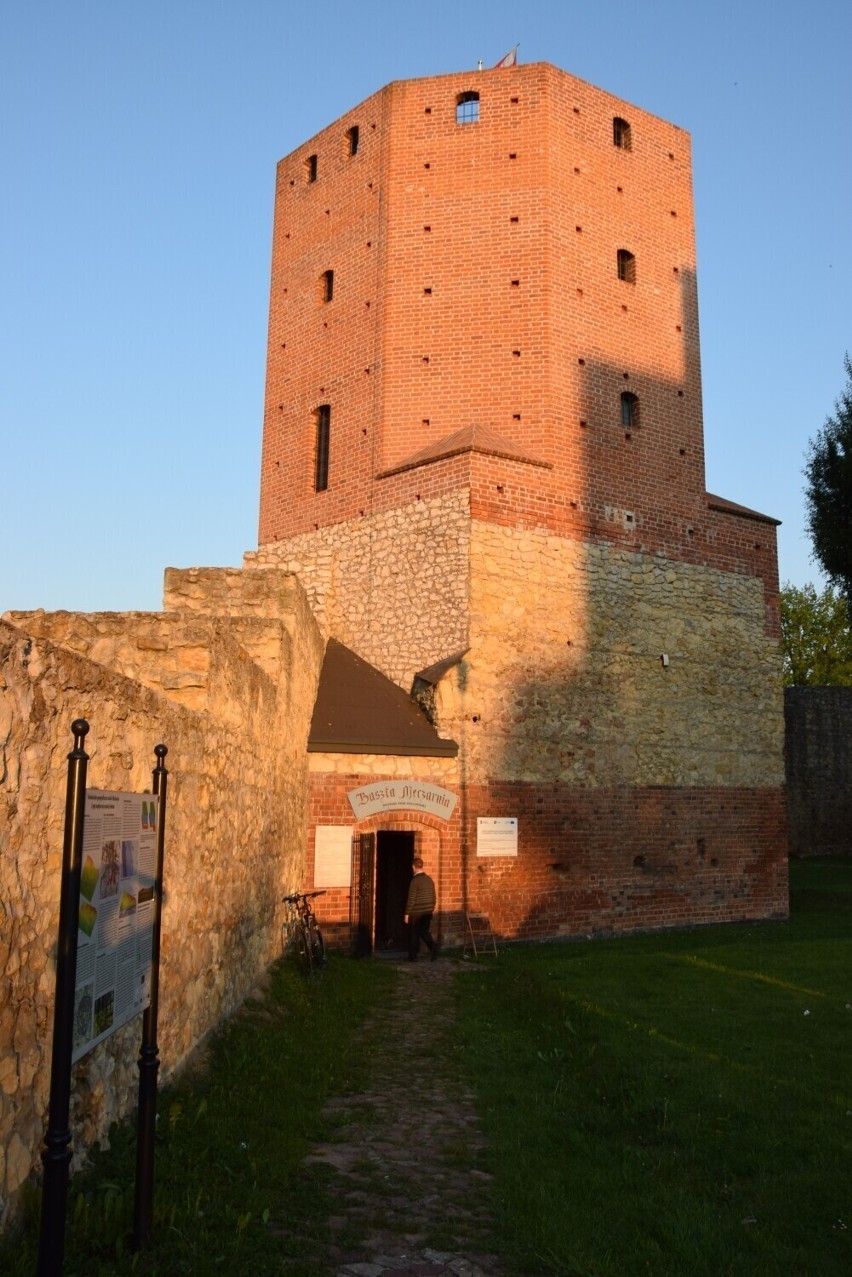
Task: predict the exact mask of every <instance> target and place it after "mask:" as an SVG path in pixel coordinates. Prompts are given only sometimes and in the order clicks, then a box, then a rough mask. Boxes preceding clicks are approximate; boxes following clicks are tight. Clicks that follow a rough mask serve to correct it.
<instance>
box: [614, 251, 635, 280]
mask: <svg viewBox="0 0 852 1277" xmlns="http://www.w3.org/2000/svg"><path fill="white" fill-rule="evenodd" d="M618 278H619V279H623V280H624V281H625V282H626V283H628V284H635V283H636V258H635V257H634V256H633V254H632V253H628V251H627V249H626V248H620V249H619V250H618Z"/></svg>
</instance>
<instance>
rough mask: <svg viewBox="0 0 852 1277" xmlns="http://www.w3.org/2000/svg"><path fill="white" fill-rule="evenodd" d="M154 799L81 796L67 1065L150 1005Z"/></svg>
mask: <svg viewBox="0 0 852 1277" xmlns="http://www.w3.org/2000/svg"><path fill="white" fill-rule="evenodd" d="M158 817H159V808H158V800H157V798H156V797H155V796H154V795H153V794H123V793H119V792H115V791H111V790H104V789H87V790H86V806H85V819H84V822H83V864H82V869H81V873H80V908H79V914H78V925H77V977H76V981H75V990H74V1036H73V1042H72V1053H71V1059H72V1061H74V1060H79V1059H80V1058H81V1056H84V1055H85V1054H86V1053H87V1052H88V1051H90V1050H91V1049H92V1047H93V1046H96V1045H97V1044H98V1042H102V1041H103V1040H104V1038H108V1037H109V1036H110V1034H111V1033H114V1032H115V1031H116V1029H118V1028H120V1027H121V1026H122V1025H123V1024H126V1023H127V1021H128V1020H131V1019H132V1018H133V1017H134V1016H135V1015H138V1014H139V1013H140V1011H144V1010H145V1008H146V1007H147V1006H148V1004H149V1003H150V1000H151V990H150V980H151V955H152V948H153V940H154V930H153V928H154V885H155V878H156V866H157V820H158Z"/></svg>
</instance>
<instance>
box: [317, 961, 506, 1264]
mask: <svg viewBox="0 0 852 1277" xmlns="http://www.w3.org/2000/svg"><path fill="white" fill-rule="evenodd" d="M398 970H399V977H398V979H397V980H396V981H395V982H394V987H393V993H392V996H391V997H390V998H389V999H388V1001H387V1002H386V1003H385V1004H384V1005H383V1006H382V1007H381V1008H379V1009H377V1010H376V1012H374V1014H373V1015H372V1016H371V1017H370V1018H369V1020H368V1021H367V1022H366V1023H365V1024H364V1025H363V1026H362V1027H361V1029H360V1030H359V1032H360V1033H361V1034H364V1035H367V1037H368V1039H369V1040H370V1041H371V1042H372V1043H376V1042H378V1043H380V1044H381V1049H380V1050H379V1051H378V1052H377V1053H376V1057H375V1063H374V1065H373V1068H372V1072H371V1079H370V1090H369V1091H368V1092H367V1093H361V1094H357V1095H351V1096H345V1097H342V1098H338V1099H335V1100H332V1101H331V1103H330V1104H329V1105H328V1106H327V1111H328V1112H329V1113H330V1114H333V1115H334V1117H335V1118H336V1119H337V1121H338V1122H339V1123H340V1126H339V1129H338V1133H337V1135H336V1137H335V1138H334V1140H333V1141H332V1142H330V1143H327V1144H322V1145H318V1146H317V1147H316V1148H315V1149H314V1150H313V1152H312V1153H311V1156H310V1158H309V1159H308V1160H309V1161H311V1162H314V1163H324V1164H326V1165H327V1166H330V1167H332V1168H333V1169H334V1171H335V1172H336V1175H335V1178H334V1180H333V1182H332V1191H333V1193H334V1197H335V1213H334V1214H333V1215H332V1216H331V1217H330V1218H329V1219H328V1220H327V1221H326V1235H327V1238H328V1248H327V1249H328V1255H327V1260H328V1265H329V1269H328V1270H329V1272H330V1273H334V1274H336V1275H337V1277H380V1274H387V1275H388V1277H390V1275H391V1274H394V1275H396V1277H402V1274H421V1275H423V1277H425V1275H426V1274H432V1275H433V1277H439V1274H454V1275H455V1277H468V1275H469V1277H500V1274H501V1273H502V1268H501V1265H500V1264H499V1262H498V1261H497V1259H496V1257H495V1256H494V1255H492V1254H490V1253H489V1249H490V1236H491V1227H490V1225H491V1220H490V1216H489V1207H488V1192H487V1186H488V1182H489V1179H490V1176H489V1175H488V1174H487V1173H486V1172H485V1171H483V1170H481V1169H480V1168H479V1165H478V1163H479V1161H480V1154H481V1152H482V1149H483V1138H482V1135H481V1132H480V1130H479V1126H478V1122H477V1117H476V1113H475V1110H474V1106H473V1098H472V1096H471V1094H470V1092H469V1091H468V1089H467V1088H466V1087H465V1086H464V1085H463V1083H462V1080H461V1076H460V1072H459V1068H458V1062H457V1054H456V1051H455V1049H454V1046H455V1032H454V1030H455V1006H454V999H453V989H452V981H453V980H454V979H484V978H487V975H484V974H483V973H482V971H481V970H476V969H473V970H471V969H469V968H465V967H462V966H460V965H459V964H458V963H454V962H451V961H448V960H447V959H443V958H441V959H439V960H438V961H437V962H434V963H430V962H427V961H424V960H423V959H422V958H421V960H420V961H419V962H418V963H416V964H413V963H412V964H409V963H405V962H402V963H400V964H399V968H398Z"/></svg>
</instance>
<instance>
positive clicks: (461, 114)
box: [456, 93, 479, 124]
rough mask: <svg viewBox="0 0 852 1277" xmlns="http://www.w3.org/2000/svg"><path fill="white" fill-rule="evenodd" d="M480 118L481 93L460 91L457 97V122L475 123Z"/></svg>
mask: <svg viewBox="0 0 852 1277" xmlns="http://www.w3.org/2000/svg"><path fill="white" fill-rule="evenodd" d="M478 119H479V94H478V93H460V94H459V95H458V97H457V98H456V124H475V123H476V122H477V120H478Z"/></svg>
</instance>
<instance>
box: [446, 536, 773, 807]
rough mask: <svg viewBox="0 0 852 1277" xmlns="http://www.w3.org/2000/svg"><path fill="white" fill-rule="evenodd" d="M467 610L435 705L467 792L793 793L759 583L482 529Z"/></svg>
mask: <svg viewBox="0 0 852 1277" xmlns="http://www.w3.org/2000/svg"><path fill="white" fill-rule="evenodd" d="M470 606H471V629H470V639H469V643H470V651H469V653H468V656H467V657H466V658H465V660H464V661H463V662H462V663H461V664H460V665H458V666H456V667H455V668H454V669H453V670H452V671H450V673H449V674H448V675H447V676H446V677H445V679H444V680H443V682H442V684H441V686H440V689H439V698H438V714H439V726H440V731H441V734H442V735H445V736H449V737H451V738H452V739H454V740H457V741H458V742H459V744H460V746H461V748H462V751H463V754H464V756H465V759H466V768H467V775H468V779H469V781H470V782H472V783H473V782H484V781H486V780H489V779H490V780H492V781H493V780H498V779H505V780H520V781H528V782H541V781H559V782H566V783H569V784H574V785H582V786H584V787H589V786H591V787H597V786H610V785H613V784H616V785H638V786H645V785H676V786H738V785H745V786H749V787H770V788H777V787H780V786H781V785H782V784H783V778H784V776H783V732H784V723H783V707H782V696H781V681H780V654H779V649H778V644H777V641H776V640H775V639H774V638H771V637H767V635H766V632H765V613H764V599H763V588H762V585H761V582H760V581H759V580H757V579H756V578H753V577H746V576H740V575H737V574H734V573H726V572H719V571H716V570H713V569H710V568H704V567H700V566H698V565H693V564H684V563H673V562H671V561H669V560H666V559H664V558H663V557H662V556H657V555H653V556H652V555H641V554H636V553H630V552H627V551H621V550H615V549H613V548H611V547H608V546H605V545H583V544H582V543H580V542H576V541H569V540H565V539H563V538H560V537H554V536H550V535H548V534H546V533H543V532H523V531H519V530H514V529H511V528H506V527H499V526H494V525H489V524H482V523H474V524H473V527H472V533H471V605H470ZM664 653H665V654H666V655H667V656H668V660H669V664H668V666H667V667H664V666H663V664H662V661H661V656H662V655H663V654H664Z"/></svg>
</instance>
